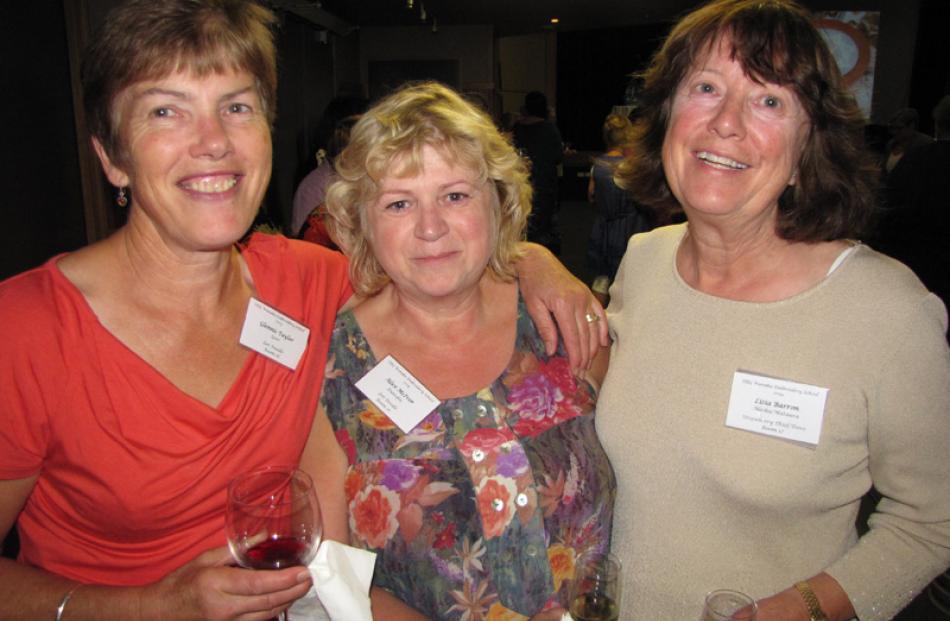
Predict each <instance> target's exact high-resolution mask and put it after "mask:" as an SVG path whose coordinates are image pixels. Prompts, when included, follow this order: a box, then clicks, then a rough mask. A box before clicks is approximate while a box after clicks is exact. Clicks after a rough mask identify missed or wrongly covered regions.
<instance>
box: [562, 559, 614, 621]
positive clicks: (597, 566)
mask: <svg viewBox="0 0 950 621" xmlns="http://www.w3.org/2000/svg"><path fill="white" fill-rule="evenodd" d="M620 567H621V565H620V559H619V558H617V557H616V556H614V555H613V554H610V553H609V552H587V553H585V554H583V555H581V557H580V558H578V559H577V562H576V563H575V565H574V579H573V580H572V581H571V584H570V587H569V588H568V603H569V606H570V607H569V608H568V612H570V614H571V619H573V620H574V621H617V619H619V618H620V590H621V577H620Z"/></svg>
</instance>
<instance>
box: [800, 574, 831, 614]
mask: <svg viewBox="0 0 950 621" xmlns="http://www.w3.org/2000/svg"><path fill="white" fill-rule="evenodd" d="M795 590H797V591H798V593H799V595H801V596H802V599H803V600H805V607H806V608H808V614H809V616H810V620H809V621H829V619H828V615H826V614H825V611H824V610H822V609H821V604H820V603H818V598H817V597H815V592H814V591H812V590H811V585H810V584H808V582H807V581H805V580H802V581H801V582H797V583H795Z"/></svg>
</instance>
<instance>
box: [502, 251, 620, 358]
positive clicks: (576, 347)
mask: <svg viewBox="0 0 950 621" xmlns="http://www.w3.org/2000/svg"><path fill="white" fill-rule="evenodd" d="M522 249H523V250H524V256H523V257H522V258H521V259H520V260H519V261H518V263H517V265H516V268H517V270H518V279H519V281H520V283H519V284H520V287H521V294H522V296H524V300H525V305H526V306H527V308H528V313H529V314H530V315H531V319H532V320H534V324H535V326H537V328H538V332H539V333H540V335H541V338H542V339H543V340H544V347H545V350H546V351H547V353H548V355H551V354H553V353H554V352H555V351H556V350H557V342H558V329H560V332H561V336H562V338H563V339H564V348H565V349H566V350H567V357H568V359H569V360H570V362H571V366H572V367H574V368H575V369H586V368H588V367H589V366H590V363H591V360H593V357H594V355H595V354H596V353H597V350H598V349H599V347H600V346H607V345H608V344H609V341H608V339H607V315H606V313H604V308H603V307H602V306H601V305H600V303H599V302H598V301H597V300H596V299H595V298H594V294H593V293H591V290H590V288H589V287H588V286H587V285H585V284H584V283H582V282H581V281H579V280H578V279H577V278H575V277H574V275H573V274H571V273H570V272H569V271H568V270H567V268H565V267H564V266H563V265H562V264H561V262H560V261H558V260H557V258H556V257H555V256H554V255H553V254H551V252H550V251H549V250H548V249H547V248H545V247H544V246H540V245H538V244H533V243H524V244H522ZM552 315H553V317H554V320H552ZM555 320H556V321H557V324H556V325H555V323H554V321H555Z"/></svg>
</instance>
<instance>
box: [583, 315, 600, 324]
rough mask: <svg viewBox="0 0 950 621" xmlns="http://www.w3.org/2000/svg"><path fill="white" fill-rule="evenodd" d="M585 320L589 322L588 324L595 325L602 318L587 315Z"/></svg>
mask: <svg viewBox="0 0 950 621" xmlns="http://www.w3.org/2000/svg"><path fill="white" fill-rule="evenodd" d="M584 319H586V320H587V323H594V322H595V321H600V317H598V316H597V315H595V314H594V313H587V314H586V315H584Z"/></svg>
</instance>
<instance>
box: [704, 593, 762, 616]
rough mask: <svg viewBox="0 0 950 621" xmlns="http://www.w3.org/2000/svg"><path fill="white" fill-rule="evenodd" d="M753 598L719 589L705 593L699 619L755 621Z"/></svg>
mask: <svg viewBox="0 0 950 621" xmlns="http://www.w3.org/2000/svg"><path fill="white" fill-rule="evenodd" d="M758 612H759V608H758V605H757V604H756V603H755V600H754V599H752V598H751V597H749V596H748V595H746V594H745V593H742V592H739V591H730V590H729V589H719V590H718V591H712V592H711V593H709V594H708V595H706V600H705V601H704V602H703V616H702V619H701V620H700V621H755V617H756V614H758Z"/></svg>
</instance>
